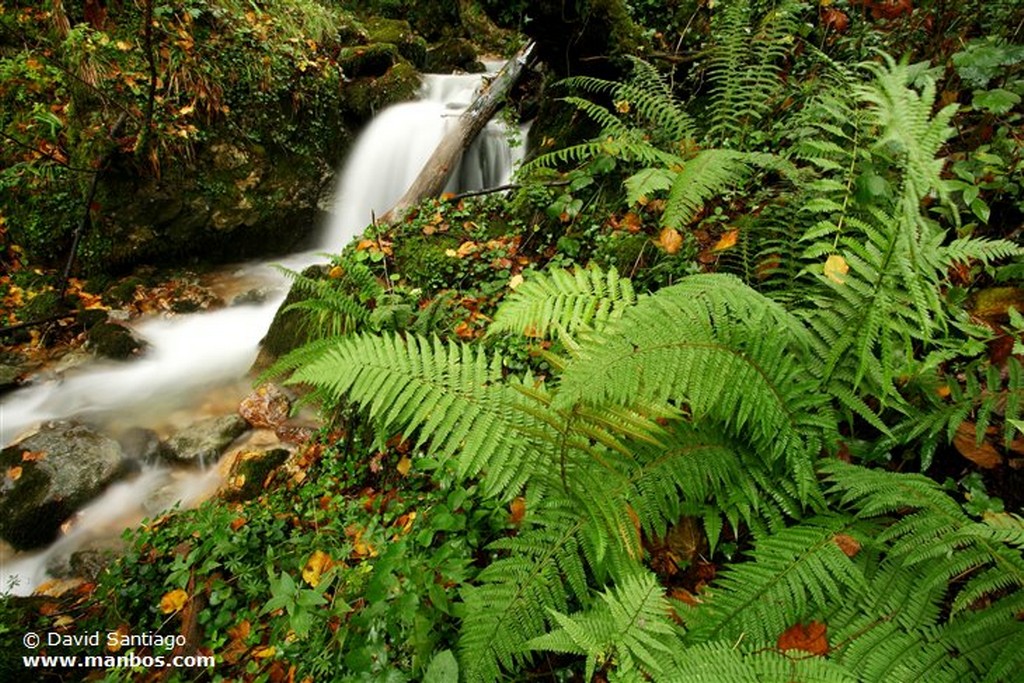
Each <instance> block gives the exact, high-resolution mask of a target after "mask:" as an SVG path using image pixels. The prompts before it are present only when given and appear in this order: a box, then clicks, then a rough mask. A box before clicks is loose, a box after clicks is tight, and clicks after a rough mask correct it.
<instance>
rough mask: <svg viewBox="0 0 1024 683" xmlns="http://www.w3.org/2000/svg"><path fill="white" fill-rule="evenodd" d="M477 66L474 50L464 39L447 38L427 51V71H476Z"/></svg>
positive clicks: (471, 44)
mask: <svg viewBox="0 0 1024 683" xmlns="http://www.w3.org/2000/svg"><path fill="white" fill-rule="evenodd" d="M477 64H478V62H477V54H476V48H475V47H474V46H473V43H471V42H470V41H468V40H466V39H465V38H449V39H448V40H443V41H441V42H440V43H437V44H436V45H433V46H431V47H430V49H429V50H427V65H426V68H427V71H432V72H435V73H449V72H452V71H477V70H479V69H478V68H476V65H477Z"/></svg>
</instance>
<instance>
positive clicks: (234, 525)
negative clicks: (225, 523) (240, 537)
mask: <svg viewBox="0 0 1024 683" xmlns="http://www.w3.org/2000/svg"><path fill="white" fill-rule="evenodd" d="M245 522H246V520H245V517H235V518H234V519H233V520H231V525H230V526H231V530H232V531H238V530H239V529H241V528H242V527H243V526H245Z"/></svg>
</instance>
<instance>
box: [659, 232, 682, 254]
mask: <svg viewBox="0 0 1024 683" xmlns="http://www.w3.org/2000/svg"><path fill="white" fill-rule="evenodd" d="M658 244H659V245H660V246H661V248H662V249H664V250H665V253H667V254H675V253H677V252H678V251H679V249H680V248H682V246H683V236H682V235H680V234H679V231H678V230H676V229H675V228H664V229H663V230H662V231H661V234H660V235H659V236H658Z"/></svg>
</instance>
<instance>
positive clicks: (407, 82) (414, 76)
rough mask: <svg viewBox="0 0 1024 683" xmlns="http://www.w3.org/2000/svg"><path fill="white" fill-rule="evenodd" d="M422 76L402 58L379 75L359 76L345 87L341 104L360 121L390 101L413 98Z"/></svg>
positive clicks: (353, 117)
mask: <svg viewBox="0 0 1024 683" xmlns="http://www.w3.org/2000/svg"><path fill="white" fill-rule="evenodd" d="M419 84H420V75H419V73H418V72H417V71H416V69H415V68H414V67H413V66H412V65H411V64H410V63H409V62H407V61H405V60H401V61H399V62H398V63H396V64H395V65H394V66H392V67H391V68H390V69H389V70H388V72H387V73H386V74H384V75H383V76H381V77H380V78H360V79H357V80H354V81H352V82H351V83H348V84H347V85H346V86H345V92H344V94H343V95H344V96H343V98H342V107H343V108H344V110H345V112H346V113H347V114H348V115H349V117H350V118H352V119H354V120H355V121H356V122H358V123H363V122H365V121H367V120H369V119H370V118H371V117H372V116H373V115H374V114H375V113H376V112H378V111H380V110H381V109H383V108H384V107H386V106H388V105H389V104H394V103H396V102H402V101H405V100H411V99H413V97H415V95H416V90H417V89H418V88H419Z"/></svg>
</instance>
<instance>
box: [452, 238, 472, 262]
mask: <svg viewBox="0 0 1024 683" xmlns="http://www.w3.org/2000/svg"><path fill="white" fill-rule="evenodd" d="M475 251H476V242H472V241H467V242H463V243H462V244H460V245H459V248H458V250H457V251H456V252H455V255H456V256H458V257H459V258H465V257H466V256H469V255H470V254H472V253H473V252H475Z"/></svg>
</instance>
